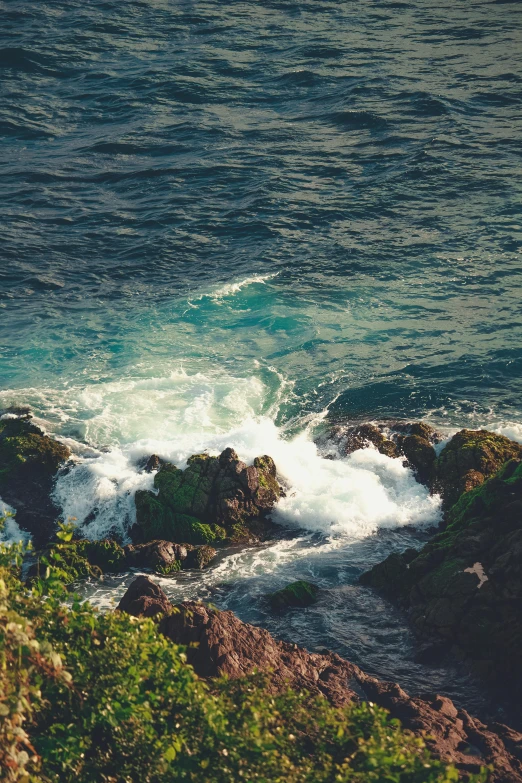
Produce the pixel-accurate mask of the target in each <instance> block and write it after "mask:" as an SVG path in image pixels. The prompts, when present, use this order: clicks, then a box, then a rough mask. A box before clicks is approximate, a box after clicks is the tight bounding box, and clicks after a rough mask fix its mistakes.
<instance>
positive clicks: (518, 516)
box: [360, 460, 522, 698]
mask: <svg viewBox="0 0 522 783" xmlns="http://www.w3.org/2000/svg"><path fill="white" fill-rule="evenodd" d="M447 522H448V524H447V527H446V528H445V530H443V531H442V532H441V533H439V534H438V535H436V536H435V537H434V538H433V539H431V541H429V542H428V543H427V544H426V546H424V547H423V549H422V550H421V551H420V552H417V551H415V550H407V551H406V552H404V553H403V554H402V555H399V554H393V555H390V556H389V557H388V558H387V559H386V560H385V561H384V562H383V563H380V564H379V565H376V566H374V568H372V569H371V570H370V571H368V572H367V573H365V574H363V575H362V576H361V578H360V582H361V584H363V585H367V586H371V587H374V588H375V589H377V590H379V592H381V593H383V594H384V595H386V596H388V597H389V598H391V599H392V600H394V601H395V602H397V603H398V604H399V606H401V607H403V608H404V609H406V610H407V611H408V615H409V618H410V620H411V622H412V624H413V626H414V628H415V629H416V630H417V631H418V632H419V633H420V634H421V635H423V636H430V637H431V638H432V639H433V637H435V640H441V639H442V640H446V643H447V645H448V648H450V647H452V646H454V647H456V648H458V649H459V650H460V651H461V652H463V653H464V654H465V655H466V656H467V657H468V658H469V659H470V660H471V661H472V662H473V666H474V669H475V670H476V671H477V672H478V673H480V674H481V675H483V676H485V677H486V678H487V679H488V680H490V681H491V682H493V683H495V684H499V685H505V686H509V688H510V691H511V692H512V694H515V695H516V697H517V698H519V697H520V695H522V671H521V669H520V666H519V661H520V658H521V656H522V612H521V610H520V607H521V606H522V462H521V461H520V460H511V461H510V462H508V463H507V464H506V465H504V466H503V467H502V468H501V470H500V471H499V472H498V473H497V474H496V475H495V476H493V477H491V478H489V479H488V480H487V481H485V482H484V483H483V484H481V485H479V486H478V487H476V488H475V489H472V490H470V491H469V492H466V493H464V494H463V495H462V496H461V497H460V499H459V500H458V502H457V503H456V504H455V505H454V506H453V507H452V508H451V509H450V511H449V512H448V514H447Z"/></svg>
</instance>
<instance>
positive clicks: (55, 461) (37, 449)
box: [0, 418, 71, 547]
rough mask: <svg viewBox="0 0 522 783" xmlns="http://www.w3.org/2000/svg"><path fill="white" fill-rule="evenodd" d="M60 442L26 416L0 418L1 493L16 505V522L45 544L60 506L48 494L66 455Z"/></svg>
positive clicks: (40, 544)
mask: <svg viewBox="0 0 522 783" xmlns="http://www.w3.org/2000/svg"><path fill="white" fill-rule="evenodd" d="M70 455H71V452H70V450H69V449H68V447H67V446H65V445H64V444H63V443H59V442H58V441H56V440H54V439H53V438H51V437H49V436H48V435H45V434H44V433H43V432H42V431H41V430H40V428H39V427H37V426H36V425H34V424H33V423H32V422H31V420H30V419H29V418H20V419H4V420H1V421H0V495H1V496H2V499H3V500H4V501H5V502H6V503H8V504H9V505H11V506H13V507H14V508H15V509H16V521H17V523H18V525H19V526H20V527H21V528H22V529H23V530H27V531H29V532H30V533H31V535H32V536H33V541H34V543H35V546H37V547H41V546H45V545H46V544H47V543H48V542H49V540H50V539H51V538H52V535H53V533H54V530H55V522H56V519H57V517H58V515H59V509H58V508H57V507H56V506H55V505H54V503H53V501H52V499H51V496H52V490H53V485H54V478H55V475H56V473H57V471H58V470H59V468H60V467H61V466H62V465H63V464H64V463H65V462H66V461H67V460H68V459H69V457H70Z"/></svg>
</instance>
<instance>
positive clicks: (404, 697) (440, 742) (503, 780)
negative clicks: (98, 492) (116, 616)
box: [118, 577, 522, 783]
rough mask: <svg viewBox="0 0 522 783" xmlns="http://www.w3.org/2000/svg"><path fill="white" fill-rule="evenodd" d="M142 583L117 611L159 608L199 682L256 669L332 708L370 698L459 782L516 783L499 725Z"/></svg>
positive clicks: (519, 767) (509, 746)
mask: <svg viewBox="0 0 522 783" xmlns="http://www.w3.org/2000/svg"><path fill="white" fill-rule="evenodd" d="M139 579H140V580H146V577H139ZM146 582H148V583H149V584H147V583H146ZM146 582H144V581H140V582H138V580H135V582H133V583H132V585H131V586H130V587H129V590H128V591H127V593H126V594H125V596H124V597H123V599H122V601H121V602H120V606H119V607H118V608H119V609H122V610H124V611H129V610H130V613H132V614H135V615H139V614H142V613H143V612H142V611H141V603H140V595H141V596H142V601H143V605H146V611H149V612H151V611H153V612H154V613H156V610H157V614H158V615H159V614H160V612H161V611H162V608H161V607H165V608H164V609H163V611H164V615H163V616H162V617H159V618H158V623H159V624H158V628H159V630H160V631H161V633H163V634H164V635H165V636H167V637H168V638H169V639H171V640H172V641H173V642H175V643H176V644H182V645H187V656H188V660H189V662H190V663H191V665H192V666H193V667H194V669H195V671H196V672H197V673H198V674H199V675H200V676H201V677H205V678H212V677H218V676H220V675H222V674H226V675H227V676H229V677H232V678H237V677H241V676H244V675H246V674H249V673H251V672H253V671H254V670H259V671H264V672H268V673H269V681H270V683H271V687H272V688H273V691H274V692H277V691H278V690H281V689H282V688H285V687H287V686H290V687H292V688H295V689H298V690H301V689H305V690H308V691H309V692H311V693H312V694H322V695H324V696H325V697H326V698H327V699H329V701H330V702H332V703H333V704H334V705H338V706H340V705H343V704H346V703H348V702H350V701H353V700H356V701H360V700H369V701H372V702H375V703H376V704H379V705H380V706H382V707H384V708H386V709H387V710H389V712H390V713H391V715H392V716H393V717H395V718H398V719H399V720H400V721H401V723H402V724H403V726H404V727H405V728H407V729H409V730H411V731H413V732H414V733H416V734H418V735H421V736H423V737H424V738H425V741H426V742H427V744H428V746H429V747H430V749H431V751H432V752H433V753H434V754H435V755H436V756H438V757H440V758H442V759H444V760H446V761H451V762H453V763H454V764H455V765H456V766H457V768H458V769H459V771H460V772H461V774H462V776H463V777H465V776H466V774H467V773H472V772H477V771H478V770H479V769H480V767H481V766H483V765H485V764H492V765H493V767H494V771H493V772H492V773H491V775H490V778H489V779H490V780H491V781H493V783H515V781H520V780H522V735H521V734H519V733H518V732H516V731H514V730H513V729H510V728H509V727H507V726H504V725H502V724H498V723H497V724H494V725H486V724H484V723H482V722H481V721H479V720H477V719H476V718H473V717H472V716H470V715H469V714H468V713H467V712H466V711H465V710H459V709H458V708H457V707H456V706H455V705H454V704H453V702H452V701H451V700H450V699H448V698H446V697H444V696H441V695H438V694H431V695H428V696H427V697H426V698H424V699H421V698H412V697H410V696H409V695H408V694H407V693H406V692H405V691H404V690H403V689H402V688H401V687H400V686H399V685H397V684H395V683H389V682H383V681H381V680H378V679H377V678H375V677H371V676H370V675H367V674H365V672H363V671H362V670H361V669H360V668H359V667H358V666H355V665H353V664H351V663H350V662H349V661H346V660H344V659H343V658H340V657H339V656H338V655H336V654H334V653H327V654H318V653H309V652H307V651H306V650H304V649H302V648H300V647H298V646H297V645H295V644H290V643H288V642H280V641H277V640H275V639H274V638H273V637H272V636H271V635H270V634H269V633H268V631H265V630H263V629H262V628H257V627H255V626H252V625H249V624H247V623H243V622H241V621H240V620H238V618H237V617H235V615H233V614H232V612H228V611H225V612H219V611H217V610H214V609H210V608H208V607H206V606H204V605H203V604H201V603H195V602H184V603H182V604H178V605H176V606H174V607H172V605H171V604H169V603H168V601H167V599H166V596H165V595H164V594H163V595H159V594H158V591H159V593H161V591H160V590H159V588H158V587H157V586H156V585H154V584H153V583H152V582H150V580H146Z"/></svg>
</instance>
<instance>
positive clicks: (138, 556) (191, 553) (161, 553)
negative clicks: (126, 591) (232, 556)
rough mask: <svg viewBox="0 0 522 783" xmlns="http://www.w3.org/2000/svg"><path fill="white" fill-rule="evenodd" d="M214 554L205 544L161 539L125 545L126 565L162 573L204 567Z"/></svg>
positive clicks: (212, 549) (211, 548) (214, 551)
mask: <svg viewBox="0 0 522 783" xmlns="http://www.w3.org/2000/svg"><path fill="white" fill-rule="evenodd" d="M216 554H217V553H216V550H215V549H214V548H213V547H211V546H208V545H205V544H202V545H199V546H195V545H194V544H175V543H173V542H172V541H162V540H160V541H149V542H148V543H146V544H134V545H132V544H130V545H129V546H126V547H125V556H126V567H132V566H133V567H137V568H150V569H151V570H152V571H156V572H157V573H163V574H167V573H171V572H175V571H179V570H181V569H182V568H198V569H201V568H205V567H206V566H207V565H208V564H209V563H211V562H212V560H213V559H214V558H215V556H216Z"/></svg>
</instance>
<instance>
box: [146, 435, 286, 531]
mask: <svg viewBox="0 0 522 783" xmlns="http://www.w3.org/2000/svg"><path fill="white" fill-rule="evenodd" d="M154 489H155V490H156V493H157V494H156V493H155V492H150V491H145V490H140V491H138V492H137V493H136V525H135V526H134V527H133V528H132V531H131V535H132V538H133V540H134V541H136V542H142V541H147V540H150V539H153V538H167V539H171V540H172V539H174V540H176V541H184V542H187V543H190V544H211V543H214V542H216V541H220V540H224V539H228V540H233V541H239V540H245V539H247V540H248V538H252V530H251V529H250V528H251V525H252V523H254V525H255V521H256V520H259V518H262V517H264V516H265V515H266V513H267V512H268V511H270V510H271V509H272V508H273V506H274V505H275V503H276V502H277V500H278V499H279V497H280V496H281V488H280V486H279V484H278V482H277V478H276V469H275V465H274V462H273V460H272V459H271V458H270V457H268V456H264V457H257V458H256V459H255V460H254V464H253V465H252V466H250V467H247V465H246V464H245V463H244V462H241V461H240V460H239V458H238V456H237V454H236V453H235V451H233V449H230V448H228V449H225V451H223V452H222V453H221V454H220V455H219V457H210V456H209V455H208V454H195V455H193V456H192V457H190V459H189V460H188V465H187V468H186V469H185V470H180V469H178V468H176V467H175V466H174V465H171V464H169V463H162V464H161V465H160V467H159V470H158V471H157V473H156V475H155V477H154Z"/></svg>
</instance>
